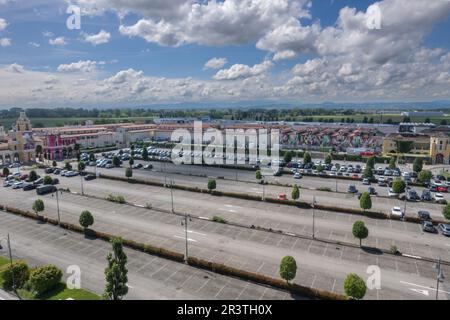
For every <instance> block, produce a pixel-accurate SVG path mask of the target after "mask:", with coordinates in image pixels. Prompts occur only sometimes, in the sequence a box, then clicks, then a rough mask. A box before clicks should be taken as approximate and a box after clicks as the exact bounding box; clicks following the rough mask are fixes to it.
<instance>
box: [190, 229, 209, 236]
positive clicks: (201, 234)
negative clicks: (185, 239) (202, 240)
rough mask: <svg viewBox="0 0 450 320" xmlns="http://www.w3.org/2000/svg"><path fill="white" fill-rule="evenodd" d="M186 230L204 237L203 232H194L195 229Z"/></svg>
mask: <svg viewBox="0 0 450 320" xmlns="http://www.w3.org/2000/svg"><path fill="white" fill-rule="evenodd" d="M187 232H189V233H194V234H198V235H200V236H205V237H206V234H204V233H200V232H195V231H192V230H188V231H187Z"/></svg>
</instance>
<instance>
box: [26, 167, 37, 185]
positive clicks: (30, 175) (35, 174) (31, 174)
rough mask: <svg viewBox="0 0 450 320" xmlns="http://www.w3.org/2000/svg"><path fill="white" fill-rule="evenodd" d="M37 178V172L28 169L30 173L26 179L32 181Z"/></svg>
mask: <svg viewBox="0 0 450 320" xmlns="http://www.w3.org/2000/svg"><path fill="white" fill-rule="evenodd" d="M37 179H38V176H37V173H36V171H34V170H31V171H30V174H29V175H28V181H30V182H33V181H36V180H37Z"/></svg>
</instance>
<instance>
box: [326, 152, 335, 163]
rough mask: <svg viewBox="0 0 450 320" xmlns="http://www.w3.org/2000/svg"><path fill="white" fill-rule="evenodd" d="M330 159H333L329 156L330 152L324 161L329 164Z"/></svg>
mask: <svg viewBox="0 0 450 320" xmlns="http://www.w3.org/2000/svg"><path fill="white" fill-rule="evenodd" d="M332 161H333V157H332V156H331V154H327V156H326V157H325V163H326V164H331V162H332Z"/></svg>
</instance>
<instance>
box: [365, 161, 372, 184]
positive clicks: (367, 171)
mask: <svg viewBox="0 0 450 320" xmlns="http://www.w3.org/2000/svg"><path fill="white" fill-rule="evenodd" d="M372 169H373V168H371V167H369V166H368V165H366V167H365V168H364V172H363V178H366V179H370V180H372V179H373V171H372Z"/></svg>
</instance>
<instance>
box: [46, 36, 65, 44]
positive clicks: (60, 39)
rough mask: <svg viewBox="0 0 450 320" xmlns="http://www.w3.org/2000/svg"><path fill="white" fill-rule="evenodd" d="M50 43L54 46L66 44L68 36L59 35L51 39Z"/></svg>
mask: <svg viewBox="0 0 450 320" xmlns="http://www.w3.org/2000/svg"><path fill="white" fill-rule="evenodd" d="M48 43H50V44H51V45H52V46H65V45H66V44H67V42H66V38H64V37H57V38H54V39H49V40H48Z"/></svg>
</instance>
